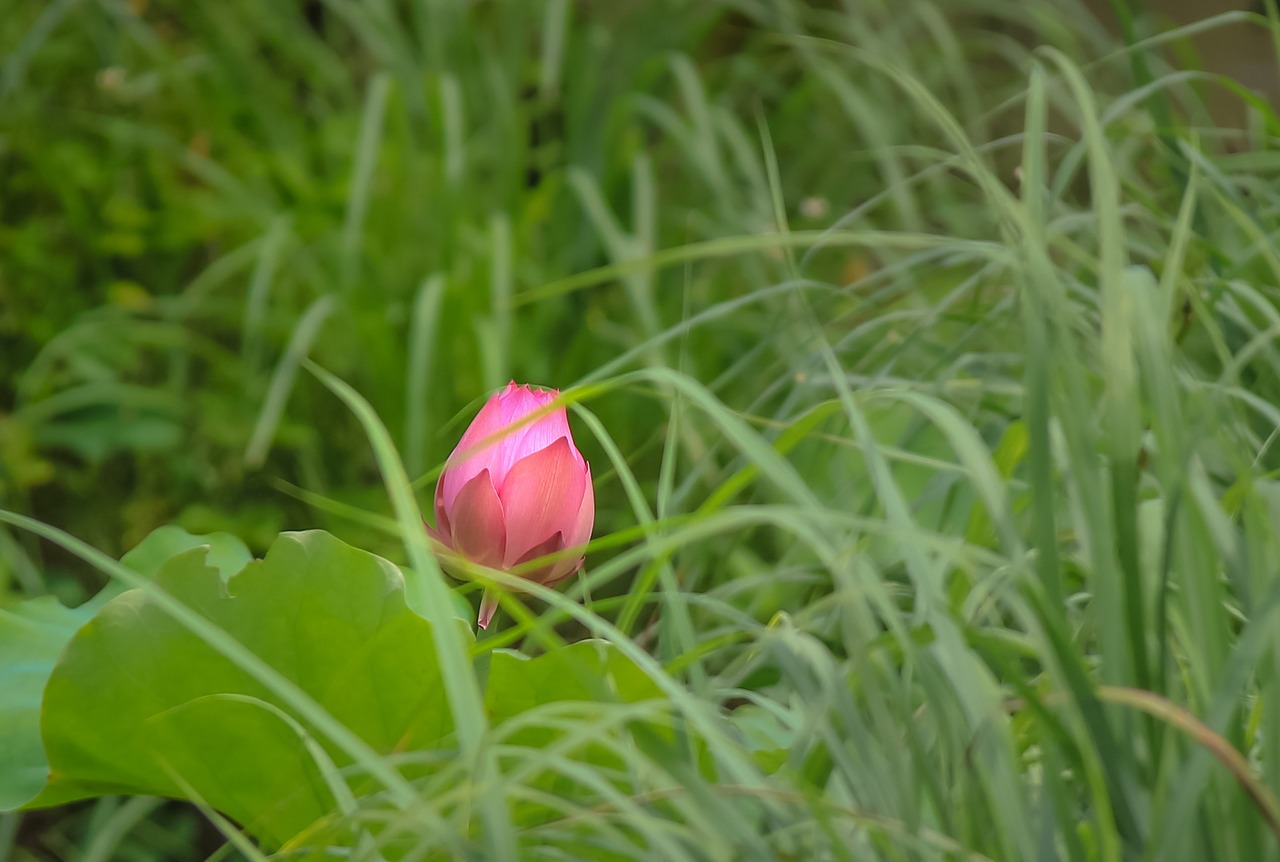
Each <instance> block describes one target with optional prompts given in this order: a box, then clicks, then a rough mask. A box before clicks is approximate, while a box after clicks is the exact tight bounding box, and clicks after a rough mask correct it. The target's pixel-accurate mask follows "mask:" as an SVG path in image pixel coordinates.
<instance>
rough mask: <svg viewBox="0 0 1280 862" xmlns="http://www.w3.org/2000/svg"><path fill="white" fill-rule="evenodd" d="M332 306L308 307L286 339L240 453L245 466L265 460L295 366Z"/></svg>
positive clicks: (328, 301) (326, 300) (330, 301)
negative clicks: (256, 417) (286, 344)
mask: <svg viewBox="0 0 1280 862" xmlns="http://www.w3.org/2000/svg"><path fill="white" fill-rule="evenodd" d="M336 304H337V303H336V300H335V299H334V298H333V297H332V296H322V297H320V298H319V299H317V300H316V301H315V302H313V303H311V307H310V308H308V309H307V311H306V313H305V314H303V315H302V319H301V320H299V321H298V325H297V326H296V327H294V330H293V336H292V337H291V338H290V339H289V345H288V347H286V348H285V351H284V356H282V357H280V362H279V363H278V364H277V365H276V370H275V371H274V372H273V373H272V375H271V383H270V385H269V386H268V387H267V397H266V398H265V399H264V400H263V402H262V409H261V410H260V411H258V421H257V422H255V423H254V425H253V433H252V434H250V435H249V445H247V446H246V447H245V450H244V461H245V464H246V465H248V466H250V467H260V466H262V463H263V462H264V461H265V460H266V457H267V451H268V450H269V449H270V448H271V441H272V439H273V438H274V437H275V434H276V428H277V427H278V426H279V425H280V418H281V417H282V416H283V415H284V408H285V404H286V403H288V401H289V392H290V391H291V390H292V389H293V379H294V377H296V376H297V374H298V365H299V364H300V363H301V362H302V361H303V360H304V359H306V356H307V354H308V353H309V352H310V351H311V343H312V342H313V341H315V339H316V336H317V335H319V334H320V327H322V326H323V325H324V322H325V321H326V320H327V319H328V317H329V315H330V313H332V312H333V310H334V307H335V306H336Z"/></svg>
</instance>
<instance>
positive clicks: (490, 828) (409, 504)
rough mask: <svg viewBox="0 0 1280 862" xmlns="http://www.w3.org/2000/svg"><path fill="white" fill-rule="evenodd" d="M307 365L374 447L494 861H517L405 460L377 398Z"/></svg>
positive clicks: (473, 688) (466, 665)
mask: <svg viewBox="0 0 1280 862" xmlns="http://www.w3.org/2000/svg"><path fill="white" fill-rule="evenodd" d="M307 369H308V370H309V371H310V372H311V373H312V374H314V375H315V376H316V377H317V378H318V379H319V380H320V382H321V383H323V384H324V385H325V387H326V388H327V389H329V391H331V392H332V393H333V394H334V395H336V396H338V398H339V399H340V400H341V401H342V402H343V403H344V404H346V405H347V407H348V409H350V410H351V412H352V413H354V414H355V416H356V418H357V419H359V420H360V424H361V426H362V427H363V428H364V431H365V435H366V436H367V437H368V438H369V442H370V444H371V445H372V446H373V451H374V455H375V457H376V459H377V462H378V467H379V468H380V469H381V471H382V476H383V481H384V482H385V484H386V487H387V493H388V495H389V496H390V497H391V502H392V506H393V508H394V509H395V513H396V520H397V521H398V522H399V525H400V533H401V540H402V541H403V542H404V545H405V550H406V552H407V553H408V556H409V562H410V565H411V566H412V569H413V578H412V583H413V592H414V593H415V594H416V596H415V597H416V599H417V604H414V601H413V599H411V597H410V586H409V583H410V579H408V578H406V585H405V592H406V601H408V602H409V604H410V606H411V607H415V608H421V609H422V610H423V611H425V616H426V618H427V619H428V620H429V621H430V622H431V631H432V639H433V640H434V641H435V645H436V650H437V651H438V653H439V656H440V673H441V676H442V677H443V679H444V687H445V692H446V694H447V695H448V698H449V708H450V711H451V712H452V713H453V720H454V726H455V727H456V728H457V733H458V744H459V747H460V748H461V751H462V757H463V758H464V759H465V760H466V761H467V762H469V763H471V764H472V765H473V768H474V769H475V775H474V777H473V782H474V784H475V785H476V786H479V787H481V788H484V790H483V791H482V792H480V793H478V794H477V799H476V800H475V801H476V804H477V805H478V806H479V808H480V811H481V817H482V823H481V828H482V831H483V834H484V837H485V844H486V846H487V848H488V852H489V855H490V858H493V859H514V858H516V849H515V848H516V846H517V841H516V835H515V831H514V825H513V824H512V822H511V813H510V811H509V810H508V809H507V806H506V800H505V797H504V795H503V794H501V793H498V792H496V791H495V790H494V789H493V787H492V786H491V784H492V783H496V782H497V781H499V780H500V776H499V773H498V765H497V761H496V760H495V758H494V753H493V750H492V748H490V747H489V746H487V745H485V744H484V735H485V732H486V730H487V729H488V718H487V716H486V714H485V711H484V701H483V698H482V697H481V695H480V688H479V685H478V684H477V682H476V678H475V673H474V671H473V669H472V666H471V660H470V655H469V650H470V645H469V644H468V643H467V639H466V638H465V636H464V635H463V632H462V630H461V629H460V628H459V627H458V626H457V625H456V624H455V620H454V618H453V615H452V613H451V612H450V608H451V602H450V599H449V590H448V587H446V586H445V582H444V575H443V574H441V572H440V567H439V565H438V564H437V563H436V560H435V557H434V555H433V554H432V553H431V549H430V547H429V545H428V544H427V534H426V531H425V530H424V529H423V522H422V513H421V512H420V511H419V509H418V502H417V500H416V499H414V496H413V489H412V486H410V484H409V477H408V475H407V474H406V473H405V472H404V466H403V465H402V464H401V463H400V456H399V455H398V454H397V452H396V449H395V444H394V443H392V441H391V435H390V434H388V433H387V429H386V427H385V426H383V424H382V421H381V420H380V419H379V418H378V415H377V413H375V412H374V410H373V407H371V406H370V405H369V402H368V401H366V400H365V399H364V398H363V397H362V396H361V395H360V394H359V393H358V392H356V391H355V390H354V389H352V388H351V386H349V385H348V384H347V383H345V382H344V381H342V380H340V379H338V378H337V377H334V376H333V375H332V374H330V373H329V372H327V371H325V370H324V369H323V368H321V367H319V366H318V365H316V364H314V363H312V362H308V363H307Z"/></svg>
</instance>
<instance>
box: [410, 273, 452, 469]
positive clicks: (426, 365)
mask: <svg viewBox="0 0 1280 862" xmlns="http://www.w3.org/2000/svg"><path fill="white" fill-rule="evenodd" d="M443 300H444V276H442V275H439V274H436V275H433V276H431V277H430V278H428V279H427V280H426V281H425V282H424V283H423V284H422V286H421V287H420V288H418V295H417V296H416V297H414V300H413V312H412V316H411V317H410V319H409V350H408V353H409V356H408V366H409V367H408V370H407V372H406V373H405V393H404V403H405V417H404V449H405V456H404V466H405V470H407V471H408V473H409V475H410V476H421V475H422V474H423V472H424V471H425V470H426V465H427V429H428V428H430V427H431V401H430V398H429V397H428V390H429V388H430V387H429V382H430V380H431V376H432V374H431V372H432V365H433V363H432V359H433V357H434V356H435V352H436V337H437V333H438V332H439V329H440V305H441V303H442V301H443Z"/></svg>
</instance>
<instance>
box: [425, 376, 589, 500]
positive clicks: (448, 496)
mask: <svg viewBox="0 0 1280 862" xmlns="http://www.w3.org/2000/svg"><path fill="white" fill-rule="evenodd" d="M559 394H560V393H559V392H558V391H555V390H552V391H550V392H543V391H541V390H533V389H530V388H529V387H528V386H517V385H516V383H515V382H514V381H512V382H511V383H508V384H507V388H506V389H504V390H502V391H501V392H499V393H498V394H496V395H494V396H493V397H492V398H490V399H489V400H488V401H487V402H486V403H485V405H484V407H482V408H480V412H479V413H477V414H476V418H475V419H473V420H471V424H470V425H469V426H467V430H466V432H464V433H463V435H462V439H461V440H459V441H458V445H457V446H456V447H455V448H454V450H453V454H451V455H450V456H449V460H448V461H446V462H445V469H444V471H443V472H442V473H441V474H440V481H439V483H438V484H437V488H438V489H439V495H440V497H441V498H442V499H443V500H444V507H445V509H446V510H448V509H451V508H452V506H453V501H454V499H455V498H456V497H457V495H458V490H459V489H460V488H461V487H462V486H463V485H465V484H466V483H467V482H470V481H471V480H472V479H473V478H474V477H475V476H476V475H478V474H479V473H480V471H481V470H488V471H489V476H490V477H491V479H492V481H493V484H494V486H495V487H498V488H501V487H502V483H503V481H504V480H505V479H506V475H507V471H508V470H510V469H511V466H512V465H513V464H515V463H516V462H517V461H519V460H520V459H521V458H524V457H526V456H528V455H532V454H533V453H534V452H537V451H539V450H540V449H545V448H546V447H547V446H550V445H551V444H552V443H554V442H555V441H556V440H557V439H558V438H560V437H566V438H569V439H570V440H571V441H572V439H573V438H572V436H571V434H570V432H569V419H568V417H567V416H566V414H565V409H564V407H563V406H562V407H557V408H555V409H553V410H547V409H546V408H547V405H549V404H551V403H553V402H554V401H555V400H556V398H557V397H558V396H559ZM543 410H546V412H545V413H543V414H542V415H541V416H538V418H537V419H533V420H528V417H529V416H530V415H532V414H535V413H538V412H539V411H543ZM526 420H528V421H526ZM574 455H575V456H576V458H577V459H578V461H579V462H581V463H585V462H582V456H581V455H580V454H578V452H577V450H576V449H575V450H574Z"/></svg>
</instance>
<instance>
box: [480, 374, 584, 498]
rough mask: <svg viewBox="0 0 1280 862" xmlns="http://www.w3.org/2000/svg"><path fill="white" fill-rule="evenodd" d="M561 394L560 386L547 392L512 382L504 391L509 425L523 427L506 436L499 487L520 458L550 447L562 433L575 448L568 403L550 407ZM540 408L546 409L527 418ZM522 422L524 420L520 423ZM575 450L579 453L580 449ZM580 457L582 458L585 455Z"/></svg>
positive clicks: (505, 416) (503, 402) (505, 414)
mask: <svg viewBox="0 0 1280 862" xmlns="http://www.w3.org/2000/svg"><path fill="white" fill-rule="evenodd" d="M559 395H560V393H559V392H558V391H556V390H552V391H550V392H543V391H540V390H533V389H530V388H529V387H528V386H518V387H516V388H515V389H512V388H511V387H510V386H508V387H507V391H506V392H505V393H503V399H502V406H501V409H502V414H503V416H504V418H505V419H506V420H507V424H508V426H512V425H519V427H516V428H513V429H512V430H511V432H510V433H509V434H508V435H507V437H506V438H505V439H504V440H503V445H502V447H501V448H502V452H501V466H500V467H499V471H500V472H499V477H498V478H497V479H495V480H494V481H495V483H496V484H497V485H498V487H502V484H503V482H504V481H505V478H506V475H507V472H508V471H509V470H510V469H511V468H512V467H513V466H514V465H515V463H516V462H517V461H519V460H520V459H521V458H527V457H528V456H530V455H532V454H533V453H535V452H539V451H541V450H543V449H545V448H547V447H548V446H550V445H551V444H552V443H554V442H556V440H559V439H560V438H561V437H564V438H565V439H567V440H569V441H570V442H569V448H571V449H573V435H572V434H571V433H570V432H569V417H568V416H567V414H566V413H565V409H564V406H563V405H560V406H558V407H555V408H552V409H550V410H548V409H547V407H548V405H550V404H552V403H554V402H555V400H556V398H558V397H559ZM540 411H543V412H541V415H539V416H538V417H537V418H536V419H533V420H530V421H524V420H526V419H527V418H528V417H529V416H531V415H533V414H536V413H539V412H540ZM521 422H524V424H523V425H520V423H521ZM573 451H574V454H575V455H576V454H577V450H576V449H574V450H573ZM577 457H578V460H579V461H581V459H582V456H581V455H578V456H577Z"/></svg>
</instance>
